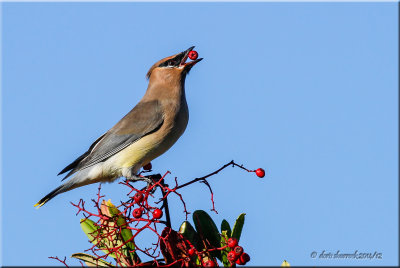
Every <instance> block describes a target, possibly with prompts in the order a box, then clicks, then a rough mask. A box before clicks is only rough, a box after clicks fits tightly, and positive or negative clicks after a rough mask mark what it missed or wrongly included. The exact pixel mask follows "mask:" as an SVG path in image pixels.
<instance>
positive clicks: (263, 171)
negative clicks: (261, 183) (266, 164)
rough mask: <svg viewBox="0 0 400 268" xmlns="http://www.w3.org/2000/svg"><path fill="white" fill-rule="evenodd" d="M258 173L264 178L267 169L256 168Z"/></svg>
mask: <svg viewBox="0 0 400 268" xmlns="http://www.w3.org/2000/svg"><path fill="white" fill-rule="evenodd" d="M256 175H257V176H258V177H260V178H264V176H265V170H264V169H262V168H259V169H257V170H256Z"/></svg>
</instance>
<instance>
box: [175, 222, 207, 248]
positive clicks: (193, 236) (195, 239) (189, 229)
mask: <svg viewBox="0 0 400 268" xmlns="http://www.w3.org/2000/svg"><path fill="white" fill-rule="evenodd" d="M179 233H181V234H182V235H183V236H184V237H185V238H186V239H187V240H189V241H190V243H192V245H193V246H194V247H195V248H196V249H197V250H201V249H202V248H201V243H200V237H199V234H198V233H197V232H196V230H195V229H194V228H193V226H192V225H191V224H190V222H188V221H184V222H183V223H182V224H181V227H180V228H179Z"/></svg>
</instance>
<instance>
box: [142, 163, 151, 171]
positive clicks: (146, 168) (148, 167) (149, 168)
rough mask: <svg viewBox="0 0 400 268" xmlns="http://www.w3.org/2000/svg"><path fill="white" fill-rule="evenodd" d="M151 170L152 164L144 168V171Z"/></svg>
mask: <svg viewBox="0 0 400 268" xmlns="http://www.w3.org/2000/svg"><path fill="white" fill-rule="evenodd" d="M151 168H152V165H151V163H150V162H149V163H147V164H146V165H144V166H143V169H144V170H151Z"/></svg>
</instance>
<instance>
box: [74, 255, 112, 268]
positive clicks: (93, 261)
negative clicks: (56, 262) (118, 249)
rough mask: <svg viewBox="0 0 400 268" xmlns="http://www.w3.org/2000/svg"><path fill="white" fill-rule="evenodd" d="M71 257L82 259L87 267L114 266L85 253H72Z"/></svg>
mask: <svg viewBox="0 0 400 268" xmlns="http://www.w3.org/2000/svg"><path fill="white" fill-rule="evenodd" d="M71 258H75V259H78V260H82V261H84V262H85V263H86V265H87V266H89V267H115V266H114V265H112V264H111V263H109V262H106V261H105V260H102V259H99V258H96V257H94V256H92V255H89V254H85V253H75V254H72V256H71Z"/></svg>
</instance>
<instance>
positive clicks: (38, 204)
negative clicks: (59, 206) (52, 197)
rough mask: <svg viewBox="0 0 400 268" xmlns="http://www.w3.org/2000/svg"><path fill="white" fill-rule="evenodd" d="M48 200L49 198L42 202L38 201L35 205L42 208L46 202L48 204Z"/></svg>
mask: <svg viewBox="0 0 400 268" xmlns="http://www.w3.org/2000/svg"><path fill="white" fill-rule="evenodd" d="M47 201H48V199H46V200H44V201H42V202H40V201H39V202H37V203H36V204H35V205H33V206H34V207H35V208H40V207H41V206H43V205H44V204H46V202H47Z"/></svg>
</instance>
